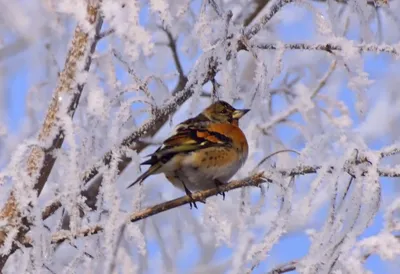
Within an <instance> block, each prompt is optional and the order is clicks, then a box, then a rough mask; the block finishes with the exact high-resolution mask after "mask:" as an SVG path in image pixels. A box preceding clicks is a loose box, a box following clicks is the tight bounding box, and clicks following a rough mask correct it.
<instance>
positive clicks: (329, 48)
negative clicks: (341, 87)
mask: <svg viewBox="0 0 400 274" xmlns="http://www.w3.org/2000/svg"><path fill="white" fill-rule="evenodd" d="M348 46H350V47H353V48H355V49H357V50H359V51H360V52H376V53H390V54H393V55H395V56H399V55H400V50H399V48H400V45H394V46H391V45H378V44H374V43H370V44H356V43H354V44H353V43H351V44H349V45H348ZM251 47H253V48H259V49H267V50H279V49H281V48H282V47H283V48H285V49H287V50H322V51H326V52H329V53H332V52H333V51H342V50H343V45H339V44H334V43H327V44H317V43H316V44H306V43H293V44H283V45H277V44H273V43H257V44H253V45H251Z"/></svg>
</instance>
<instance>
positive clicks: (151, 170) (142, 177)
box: [127, 163, 161, 188]
mask: <svg viewBox="0 0 400 274" xmlns="http://www.w3.org/2000/svg"><path fill="white" fill-rule="evenodd" d="M160 167H161V163H156V164H154V165H152V166H151V167H150V168H149V169H148V170H147V171H146V172H145V173H143V174H142V175H140V176H139V177H138V178H137V179H136V180H135V181H134V182H133V183H132V184H130V185H129V186H128V187H127V188H130V187H132V186H134V185H136V184H137V183H142V182H143V181H144V180H145V179H146V178H147V177H149V176H150V175H152V174H154V173H155V172H156V171H157V170H159V169H160Z"/></svg>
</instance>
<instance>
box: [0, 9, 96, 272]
mask: <svg viewBox="0 0 400 274" xmlns="http://www.w3.org/2000/svg"><path fill="white" fill-rule="evenodd" d="M86 20H87V22H88V23H89V24H90V26H91V28H89V29H88V28H87V26H86V25H85V24H87V23H85V22H80V23H79V24H78V26H77V27H76V29H75V32H74V36H73V38H72V42H71V45H70V48H69V51H68V53H67V58H66V61H65V65H64V69H63V71H62V72H61V74H60V76H59V80H58V84H57V87H56V89H55V91H54V94H53V97H52V99H51V103H50V106H49V108H48V111H47V114H46V117H45V120H44V122H43V126H42V128H41V130H40V132H39V136H38V141H39V143H40V144H41V146H40V147H39V146H35V147H34V148H33V149H32V151H31V153H30V155H29V157H28V159H27V172H28V175H29V176H30V177H31V178H32V179H33V180H32V187H34V189H35V190H36V191H37V195H38V196H39V195H40V193H41V191H42V189H43V187H44V185H45V184H46V181H47V179H48V177H49V175H50V172H51V170H52V168H53V166H54V163H55V161H56V157H55V155H54V153H53V152H54V151H55V150H56V149H59V148H60V147H61V145H62V144H63V141H64V135H63V130H62V127H61V125H60V124H59V122H58V121H59V119H60V118H61V117H65V116H69V117H70V118H71V119H72V118H73V116H74V114H75V111H76V109H77V107H78V104H79V99H80V96H81V93H82V91H83V88H84V86H85V79H84V78H78V75H80V74H82V73H87V72H88V71H89V69H90V65H91V63H92V54H93V53H94V51H95V49H96V44H97V41H98V39H97V38H96V36H97V35H98V33H99V32H100V29H101V27H102V23H103V21H102V18H101V17H100V16H99V6H98V3H97V4H89V5H88V6H87V17H86ZM89 30H90V31H89ZM16 195H17V194H15V193H14V192H12V193H11V194H10V197H9V199H8V201H7V202H6V204H5V206H4V208H3V209H2V211H1V213H0V219H8V221H9V224H14V225H21V224H20V223H19V221H18V220H17V219H18V218H19V217H20V216H19V215H20V214H19V209H18V197H17V196H16ZM22 223H23V225H24V226H25V228H24V229H23V230H21V231H20V232H21V233H20V234H21V235H19V237H21V236H22V235H23V234H24V233H26V232H27V230H29V221H28V220H27V219H25V218H24V219H22ZM6 235H7V232H3V231H1V233H0V246H2V245H3V244H4V242H5V240H6V239H5V237H6ZM16 249H17V247H16V246H15V245H13V247H12V250H10V253H9V254H11V253H13V252H14V251H15V250H16ZM9 254H8V255H9ZM8 255H2V256H1V258H0V272H1V269H2V268H3V267H4V264H5V262H6V261H7V258H8Z"/></svg>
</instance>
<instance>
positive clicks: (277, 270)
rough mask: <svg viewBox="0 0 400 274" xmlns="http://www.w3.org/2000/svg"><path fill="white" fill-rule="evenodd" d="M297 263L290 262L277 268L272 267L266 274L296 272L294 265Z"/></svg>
mask: <svg viewBox="0 0 400 274" xmlns="http://www.w3.org/2000/svg"><path fill="white" fill-rule="evenodd" d="M297 263H298V262H297V261H290V262H287V263H284V264H281V265H279V266H277V267H274V268H273V269H272V270H271V271H269V272H268V274H281V273H286V272H290V271H294V270H296V265H297Z"/></svg>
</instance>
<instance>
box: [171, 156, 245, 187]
mask: <svg viewBox="0 0 400 274" xmlns="http://www.w3.org/2000/svg"><path fill="white" fill-rule="evenodd" d="M228 156H230V155H228ZM203 158H204V157H203V156H201V157H199V155H197V154H196V153H192V154H189V155H186V157H185V158H184V159H182V161H181V163H180V168H179V170H175V172H173V173H172V172H165V174H166V176H167V178H168V180H169V181H170V182H171V183H172V184H173V185H174V186H175V187H178V188H180V189H182V190H183V189H184V186H183V183H184V184H185V185H186V187H187V188H188V189H189V190H190V191H199V190H205V189H209V188H213V187H215V186H216V184H215V181H216V180H218V181H219V182H221V183H227V182H228V180H229V179H231V178H232V177H233V175H235V173H236V172H237V171H238V170H239V168H240V167H241V166H242V164H243V162H244V160H245V159H237V160H234V161H224V160H225V159H223V158H218V159H211V160H209V158H207V159H208V160H207V161H203V162H202V159H203ZM182 181H183V182H182Z"/></svg>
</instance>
